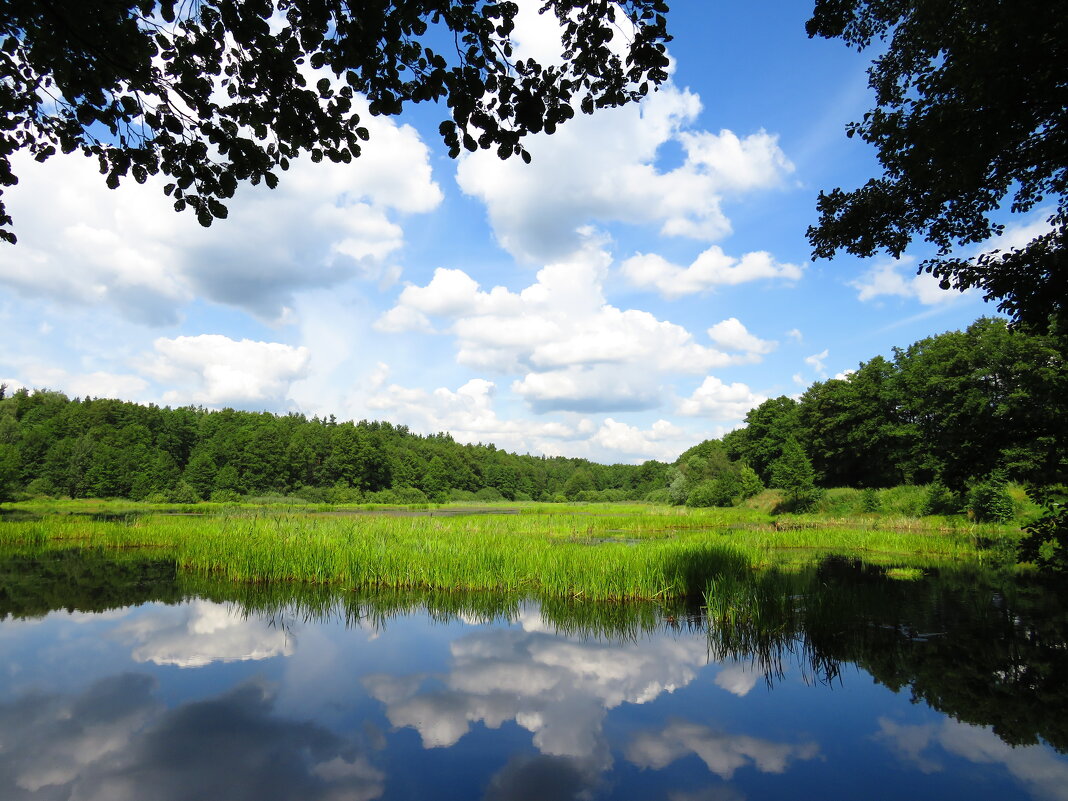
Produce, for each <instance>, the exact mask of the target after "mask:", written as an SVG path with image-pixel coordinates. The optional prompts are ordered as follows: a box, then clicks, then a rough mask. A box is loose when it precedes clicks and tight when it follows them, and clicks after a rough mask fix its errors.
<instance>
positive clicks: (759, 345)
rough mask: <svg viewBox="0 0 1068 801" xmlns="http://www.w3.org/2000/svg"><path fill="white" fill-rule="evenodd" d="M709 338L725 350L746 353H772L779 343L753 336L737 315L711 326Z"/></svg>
mask: <svg viewBox="0 0 1068 801" xmlns="http://www.w3.org/2000/svg"><path fill="white" fill-rule="evenodd" d="M708 338H709V339H711V340H712V341H713V342H714V343H716V344H717V345H719V346H720V347H721V348H723V349H724V350H737V351H743V352H745V353H771V351H773V350H775V348H776V347H777V346H778V344H779V343H778V342H772V341H769V340H766V339H760V338H759V337H755V336H753V335H752V334H750V333H749V331H748V330H747V329H746V327H745V326H744V325H742V323H741V321H739V320H738V318H737V317H728V318H727V319H726V320H723V321H722V322H719V323H716V324H715V325H714V326H712V327H711V328H709V329H708Z"/></svg>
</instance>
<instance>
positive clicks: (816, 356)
mask: <svg viewBox="0 0 1068 801" xmlns="http://www.w3.org/2000/svg"><path fill="white" fill-rule="evenodd" d="M829 353H830V350H829V349H828V348H824V349H823V350H822V351H821V352H819V353H813V354H812V355H811V356H806V357H805V364H807V365H808V366H809V367H811V368H812V369H813V370H815V371H816V372H817V373H819V374H820V375H821V376H822V375H827V363H826V362H827V356H828V354H829Z"/></svg>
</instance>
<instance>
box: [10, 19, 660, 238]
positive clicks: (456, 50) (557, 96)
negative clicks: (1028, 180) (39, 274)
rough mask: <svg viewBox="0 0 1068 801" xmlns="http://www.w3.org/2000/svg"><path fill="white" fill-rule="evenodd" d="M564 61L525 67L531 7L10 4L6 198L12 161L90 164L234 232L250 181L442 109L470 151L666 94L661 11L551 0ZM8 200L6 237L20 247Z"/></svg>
mask: <svg viewBox="0 0 1068 801" xmlns="http://www.w3.org/2000/svg"><path fill="white" fill-rule="evenodd" d="M540 10H541V13H547V14H553V15H555V16H556V18H557V19H558V20H559V22H560V25H561V31H562V34H561V39H562V48H561V60H560V62H559V63H553V64H539V63H538V62H536V61H534V60H533V59H519V58H516V56H515V52H516V50H515V44H514V42H513V34H514V33H515V19H516V15H517V13H518V11H519V6H518V5H517V4H516V3H514V2H493V1H492V0H361V2H360V3H358V4H355V5H354V4H352V3H349V2H347V0H195V2H185V1H184V0H183V1H182V2H178V0H102V1H101V2H95V3H85V2H83V1H82V0H49V2H40V0H7V2H4V3H3V4H2V6H0V114H2V124H0V186H4V187H7V186H11V185H13V184H15V183H17V181H18V177H17V176H16V174H15V172H14V168H13V165H12V156H13V155H14V154H15V153H17V152H18V151H22V150H25V151H27V152H28V153H29V154H31V155H32V156H33V157H34V158H36V159H37V160H38V161H44V160H46V159H48V158H50V157H51V156H53V155H55V154H56V153H57V152H59V151H62V152H64V153H71V152H74V151H80V152H82V153H84V154H85V155H86V156H90V157H95V158H96V159H98V160H99V163H100V171H101V173H102V174H103V175H104V176H105V180H106V181H107V184H108V186H110V187H112V188H115V187H117V186H118V185H119V183H120V182H121V181H122V179H124V178H125V177H127V176H132V177H133V179H134V180H135V181H137V182H138V183H144V182H145V181H146V180H147V179H148V177H149V176H150V175H156V174H159V173H162V174H164V175H166V176H169V177H170V178H171V179H172V180H171V181H170V182H169V183H167V184H166V187H165V190H164V191H165V192H166V193H167V194H168V195H169V196H171V197H172V198H173V199H174V207H175V209H176V210H178V211H182V210H184V209H187V208H188V209H191V210H193V211H194V212H195V213H196V215H197V219H198V220H199V221H200V222H201V224H203V225H205V226H207V225H210V224H211V222H212V221H213V220H214V219H215V218H222V217H225V216H226V214H227V210H226V206H225V204H224V202H223V201H225V200H226V199H227V198H230V197H232V196H233V194H234V192H235V191H236V189H237V187H238V184H239V183H240V182H244V181H248V182H251V183H253V184H258V183H259V182H260V181H263V182H265V183H266V184H267V185H268V186H270V187H273V186H274V185H275V184H276V183H277V182H278V171H284V170H286V169H287V168H288V166H289V163H290V161H291V160H292V159H294V158H296V157H297V156H299V155H300V154H302V153H310V154H311V158H312V159H313V160H314V161H320V160H322V159H324V158H326V159H330V160H331V161H333V162H349V161H351V160H352V159H353V158H356V157H358V156H359V155H360V151H361V143H362V142H364V141H365V140H367V139H368V136H369V134H368V130H367V128H366V127H365V126H364V124H363V121H362V119H361V116H360V114H361V110H362V109H363V105H362V101H361V99H360V98H361V97H362V98H366V113H367V114H370V115H393V114H399V113H400V112H401V111H402V110H403V109H404V108H405V106H406V105H408V104H411V103H420V102H424V101H440V102H441V103H443V104H445V105H446V106H447V108H448V118H447V119H445V120H444V121H443V122H442V123H441V126H440V133H441V135H442V137H443V138H444V141H445V143H446V144H447V145H448V147H449V151H450V154H451V155H452V156H453V157H456V156H457V155H459V153H460V150H461V148H466V149H467V150H476V149H478V148H483V149H489V148H495V149H496V152H497V154H498V155H499V156H500V157H501V158H508V157H510V156H513V155H518V156H520V157H522V158H524V159H525V160H529V158H530V156H529V154H528V153H527V151H526V150H525V148H524V147H523V144H522V138H523V137H524V136H525V135H527V134H529V133H538V132H541V131H546V132H549V133H551V132H553V131H554V130H555V128H556V127H557V126H558V125H560V124H561V123H563V122H565V121H566V120H568V119H569V118H571V117H573V116H574V114H575V109H576V108H578V109H580V110H581V111H582V112H584V113H587V114H589V113H592V112H593V111H594V110H595V109H598V108H605V107H612V106H618V105H622V104H625V103H628V102H631V101H634V100H637V99H638V98H640V97H642V96H643V95H645V94H647V93H648V92H649V91H650V90H651V89H653V88H655V87H656V86H657V85H658V84H660V83H661V82H663V81H664V80H666V79H667V72H666V67H667V63H668V62H667V56H666V52H665V43H666V42H667V41H668V38H669V37H668V36H667V32H666V22H665V18H664V14H665V13H666V12H667V5H666V4H665V2H663V0H544V2H543V3H542V4H541V5H540ZM12 223H13V221H12V219H11V217H10V215H9V214H7V212H6V210H5V207H4V205H3V203H2V199H0V238H2V239H5V240H7V241H9V242H14V241H15V235H14V233H13V232H12V231H11V225H12Z"/></svg>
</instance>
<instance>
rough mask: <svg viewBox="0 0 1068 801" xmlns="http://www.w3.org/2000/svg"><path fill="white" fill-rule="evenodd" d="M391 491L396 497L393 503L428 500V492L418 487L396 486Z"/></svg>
mask: <svg viewBox="0 0 1068 801" xmlns="http://www.w3.org/2000/svg"><path fill="white" fill-rule="evenodd" d="M391 491H392V493H393V497H394V498H396V500H395V501H393V503H426V502H427V500H428V498H427V497H426V493H424V492H423V491H422V490H421V489H419V488H418V487H394V488H393V489H392V490H391Z"/></svg>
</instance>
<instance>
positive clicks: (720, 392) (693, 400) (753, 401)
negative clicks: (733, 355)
mask: <svg viewBox="0 0 1068 801" xmlns="http://www.w3.org/2000/svg"><path fill="white" fill-rule="evenodd" d="M766 400H767V398H766V397H764V396H763V395H758V394H756V393H755V392H753V391H752V390H751V389H750V388H749V387H748V386H746V385H745V384H742V383H740V382H734V383H732V384H726V383H724V382H723V381H721V380H720V379H718V378H716V377H715V376H714V375H710V376H708V377H706V378H705V380H704V381H703V382H701V386H699V387H698V388H697V389H695V390H694V392H693V394H692V395H691V396H690V397H688V398H683V399H681V400H680V401H679V402H678V406H677V411H678V413H679V414H684V415H687V416H689V417H698V416H700V417H709V418H712V419H713V420H737V419H740V418H742V417H744V416H745V413H746V412H748V411H749V410H750V409H752V408H753V407H755V406H759V405H760V404H761V403H763V402H764V401H766Z"/></svg>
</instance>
